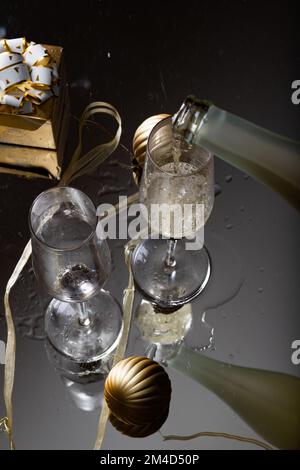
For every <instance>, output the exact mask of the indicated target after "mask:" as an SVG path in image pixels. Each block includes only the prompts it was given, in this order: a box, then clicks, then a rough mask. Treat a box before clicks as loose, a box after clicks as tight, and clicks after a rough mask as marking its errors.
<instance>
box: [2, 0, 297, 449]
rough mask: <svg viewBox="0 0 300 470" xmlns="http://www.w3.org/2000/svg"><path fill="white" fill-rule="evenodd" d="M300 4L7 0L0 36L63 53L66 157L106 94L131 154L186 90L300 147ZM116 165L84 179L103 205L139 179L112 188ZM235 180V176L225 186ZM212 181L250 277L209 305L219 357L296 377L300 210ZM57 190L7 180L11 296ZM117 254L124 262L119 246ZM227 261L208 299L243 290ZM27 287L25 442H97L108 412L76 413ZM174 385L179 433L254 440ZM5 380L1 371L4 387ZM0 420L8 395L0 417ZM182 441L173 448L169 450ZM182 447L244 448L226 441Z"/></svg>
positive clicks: (18, 311) (19, 401)
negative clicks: (38, 214) (36, 325)
mask: <svg viewBox="0 0 300 470" xmlns="http://www.w3.org/2000/svg"><path fill="white" fill-rule="evenodd" d="M296 5H297V2H291V1H277V2H274V1H272V2H271V1H264V2H258V1H249V0H248V1H247V0H244V1H242V0H219V1H216V0H211V1H207V0H203V1H201V0H199V1H181V2H179V1H173V2H171V1H161V2H157V1H151V2H145V1H140V2H133V1H118V2H117V1H96V0H93V1H91V0H85V1H82V2H70V1H64V2H63V1H61V2H56V1H51V2H45V3H43V2H41V1H13V0H11V1H8V0H1V13H0V35H3V36H4V37H7V38H12V37H18V36H26V38H27V39H28V40H33V41H35V42H42V43H48V44H57V45H61V46H63V47H64V48H65V57H66V61H67V73H68V80H69V83H70V91H71V110H72V116H73V119H72V122H71V127H70V133H69V140H68V146H67V151H66V157H67V156H69V155H70V154H71V152H72V150H73V149H74V145H75V142H76V120H75V118H74V117H75V116H80V113H81V111H82V110H83V108H84V106H85V105H86V104H87V103H88V102H89V101H92V100H96V99H97V100H103V101H105V100H107V101H109V102H110V103H112V104H113V105H115V106H116V107H117V109H118V110H119V112H120V114H121V116H122V119H123V135H122V143H123V144H124V145H125V146H127V147H128V148H129V149H131V141H132V137H133V134H134V131H135V129H136V128H137V126H138V125H139V124H140V122H141V121H142V120H143V119H145V118H146V117H148V116H150V115H153V114H157V113H159V112H167V113H173V112H175V111H176V110H177V109H178V107H179V105H180V104H181V102H182V101H183V99H184V98H185V96H186V95H188V94H190V93H194V94H196V95H197V96H199V97H200V98H205V99H210V100H212V101H213V102H214V103H215V104H216V105H217V106H219V107H221V108H224V109H226V110H228V111H231V112H233V113H236V114H238V115H240V116H242V117H244V118H246V119H249V120H250V121H253V122H255V123H257V124H260V125H262V126H265V127H267V128H269V129H271V130H273V131H275V132H279V133H282V134H285V135H286V136H289V137H291V138H294V139H300V132H299V117H300V105H299V106H295V105H293V104H292V102H291V94H292V90H291V83H292V82H293V81H294V80H296V79H300V54H299V50H300V41H299V39H300V33H299V16H298V15H297V7H296ZM101 137H102V136H101ZM86 140H87V142H88V143H89V144H90V145H93V144H94V143H97V142H99V136H97V135H95V133H91V134H88V136H87V138H86ZM115 157H116V158H118V159H120V160H121V161H123V162H124V163H125V164H129V157H128V154H127V153H126V152H124V151H123V150H122V149H121V148H119V149H118V151H117V152H116V154H115ZM106 170H107V169H106ZM106 170H103V173H101V172H102V169H101V171H96V172H95V173H94V174H93V175H89V176H87V177H84V178H81V179H79V180H78V181H76V186H77V187H80V188H81V189H83V190H84V191H86V192H87V193H88V194H89V195H90V196H91V197H92V198H93V199H94V201H95V203H97V204H98V203H100V202H101V201H103V200H105V201H115V200H116V196H117V193H118V188H119V190H120V192H121V194H125V193H126V192H133V191H135V190H136V189H135V187H134V184H133V182H132V180H131V177H130V172H126V171H125V170H122V171H121V170H120V171H118V172H116V176H115V180H114V184H115V186H116V187H115V189H111V191H110V192H109V191H108V192H107V191H106V192H105V190H104V189H103V188H105V184H106V182H105V176H104V175H105V171H106ZM107 171H111V168H110V170H109V169H108V170H107ZM228 175H230V176H231V177H232V179H231V180H230V178H229V179H228V178H227V179H226V177H228ZM229 180H230V183H229V182H227V181H229ZM216 182H217V183H218V184H219V185H220V187H221V194H220V195H219V196H218V197H217V198H216V203H215V208H214V212H213V215H212V216H211V219H210V221H209V223H208V228H207V237H208V242H210V238H209V237H210V234H213V233H215V234H217V235H218V236H220V237H221V238H222V240H224V241H226V243H228V244H229V245H230V246H231V247H233V249H234V250H235V251H236V252H237V254H238V258H239V263H240V264H241V269H242V271H243V279H244V281H243V284H242V288H241V289H240V290H238V291H235V290H234V289H233V291H234V292H235V294H234V295H233V298H232V299H230V300H228V299H227V301H226V302H227V303H226V304H222V303H221V305H218V306H216V307H215V308H213V307H210V310H211V312H210V316H209V319H210V323H211V324H212V325H213V326H214V327H215V335H216V337H215V342H216V350H215V351H212V352H210V354H211V355H212V356H213V357H216V358H218V359H223V360H226V361H230V362H236V363H238V364H242V365H245V366H254V367H263V368H267V369H272V370H279V371H282V372H289V373H292V374H295V375H300V369H299V367H300V366H298V367H296V366H293V365H292V364H291V361H290V356H291V343H292V341H293V340H294V339H299V337H300V322H299V301H300V297H299V295H300V294H299V268H298V260H299V235H300V224H299V217H298V214H297V213H296V211H295V210H294V209H293V208H291V207H289V206H288V204H287V203H286V202H285V201H283V200H282V199H281V198H280V197H279V196H278V195H277V194H274V193H272V192H271V191H270V190H269V189H268V188H265V187H264V186H262V185H261V184H259V183H257V182H255V181H254V180H253V179H251V178H249V179H245V177H244V175H243V174H242V173H240V172H239V171H238V170H235V169H232V168H230V167H229V166H228V165H226V164H225V163H223V162H221V161H220V160H216ZM53 184H54V183H53V182H45V181H41V180H36V181H26V180H22V179H19V178H16V177H13V176H7V175H1V174H0V268H1V269H0V293H1V295H2V294H3V292H4V287H5V284H6V281H7V279H8V277H9V275H10V273H11V271H12V269H13V267H14V265H15V263H16V262H17V260H18V257H19V256H20V254H21V252H22V249H23V247H24V245H25V243H26V241H27V239H28V237H29V231H28V228H27V214H28V210H29V207H30V205H31V202H32V201H33V199H34V197H35V196H36V195H37V194H38V193H39V192H40V191H42V190H43V189H46V188H47V187H49V186H51V185H53ZM229 225H230V227H229ZM221 251H222V250H221ZM223 251H224V250H223ZM118 256H119V257H120V263H122V258H121V251H120V253H119V255H118ZM222 256H223V254H222V253H221V252H220V254H219V255H218V256H217V255H216V254H215V255H214V258H215V264H216V265H217V266H218V269H216V270H215V271H217V272H218V271H219V272H221V273H222V276H219V278H218V279H217V280H216V281H215V283H212V284H211V286H210V291H207V292H208V294H210V295H211V296H212V297H213V296H215V297H218V295H219V292H220V291H221V290H222V288H224V286H227V284H228V289H229V291H230V289H231V288H232V286H231V285H230V282H231V281H232V283H233V284H234V283H235V282H236V280H235V277H234V276H235V273H234V272H233V271H234V263H231V262H228V258H226V256H225V255H224V258H223V257H222ZM224 260H225V261H224ZM218 263H219V264H218ZM117 268H118V269H117V272H116V271H114V273H113V278H112V281H111V289H112V290H115V293H116V295H117V296H118V297H119V298H121V293H122V289H123V288H124V287H125V285H126V271H125V270H124V268H123V267H122V268H121V267H120V266H117ZM114 276H115V277H114ZM121 288H122V289H121ZM226 288H227V287H226ZM259 289H263V293H262V291H260V290H259ZM19 292H20V293H21V294H22V293H23V298H22V295H21V294H20V293H19V297H18V295H17V294H16V297H18V299H17V300H16V301H15V304H16V307H15V308H14V315H15V318H16V323H18V321H17V319H18V318H19V317H20V318H22V322H23V323H22V322H21V321H20V326H18V327H17V331H18V338H17V344H18V350H17V351H18V352H17V376H16V386H15V395H14V397H15V416H16V437H17V446H18V447H19V448H75V447H76V448H88V447H91V446H92V444H93V440H94V436H95V430H96V423H97V418H98V410H96V411H93V412H90V413H87V412H84V411H82V410H78V409H77V408H76V406H75V405H74V404H72V401H71V400H70V397H69V395H68V393H67V392H66V389H65V387H64V385H63V384H62V383H61V381H60V380H59V377H58V376H57V375H56V374H55V373H54V371H53V368H52V367H51V365H50V364H49V363H48V361H47V358H46V356H45V352H44V347H43V342H42V341H37V340H38V339H39V337H42V334H41V335H40V336H39V334H38V332H36V331H31V330H30V331H29V332H28V328H27V329H26V322H25V327H24V321H23V320H24V316H25V317H26V315H25V314H24V311H25V310H26V302H27V303H29V304H30V303H31V300H32V299H31V300H30V296H29V295H28V293H27V291H26V289H25V287H24V285H23V289H20V290H19ZM208 294H207V295H208ZM229 297H230V296H229ZM229 297H228V298H229ZM199 302H200V303H201V300H200V301H199ZM199 305H200V304H199ZM25 319H26V318H25ZM0 327H1V330H0V338H1V339H3V340H5V324H4V319H3V315H2V312H1V309H0ZM34 340H36V341H34ZM172 379H173V388H174V390H175V392H173V393H174V405H173V408H172V413H171V415H170V417H169V421H168V423H169V424H168V429H167V431H168V432H169V433H179V432H183V433H187V434H189V433H192V432H198V431H200V430H203V428H206V429H208V428H209V429H212V430H224V431H227V432H230V431H232V432H234V433H238V432H240V433H243V434H251V433H252V431H251V430H250V429H249V428H247V427H246V425H245V424H244V423H242V421H241V420H240V419H239V418H237V417H236V416H235V415H234V413H233V412H231V411H230V410H229V409H228V408H227V407H226V405H224V404H223V403H222V402H220V400H218V399H217V398H215V397H213V396H212V395H211V394H209V392H207V391H206V390H205V389H204V388H201V387H200V386H199V385H196V384H195V383H194V382H192V381H187V379H184V378H182V377H177V375H176V374H175V375H174V376H173V377H172ZM2 380H3V366H2V365H0V384H1V383H2ZM199 390H200V391H201V405H202V406H201V410H200V411H201V413H200V411H199V415H198V414H197V413H195V412H194V408H193V406H195V407H196V408H197V406H198V405H197V404H199V393H200V392H199ZM187 403H189V405H187ZM3 414H4V407H3V401H2V397H0V415H3ZM252 434H253V433H252ZM119 437H120V436H119V435H117V434H116V433H115V432H114V431H113V430H112V429H111V428H109V430H108V434H107V440H106V447H107V448H112V447H120V448H122V447H124V448H129V447H132V448H135V447H136V446H140V447H142V448H148V447H149V448H155V447H156V448H157V447H159V446H164V447H165V448H167V445H166V444H162V443H161V440H160V438H159V436H158V437H157V435H156V437H155V436H154V437H151V438H149V439H147V440H142V441H135V440H130V439H126V438H124V437H120V439H119ZM172 445H173V446H174V445H175V444H174V443H172V444H170V445H169V448H172ZM176 445H178V446H180V445H181V446H182V448H184V447H189V448H193V446H194V447H195V446H199V447H200V448H202V447H203V448H215V447H216V446H217V447H219V448H222V447H224V448H238V446H239V445H238V444H235V443H231V442H230V441H229V442H225V443H224V441H222V440H218V441H213V442H212V440H203V441H201V442H193V441H191V442H189V443H181V444H180V443H179V444H178V443H177V444H176ZM201 446H202V447H201Z"/></svg>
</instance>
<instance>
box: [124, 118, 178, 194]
mask: <svg viewBox="0 0 300 470" xmlns="http://www.w3.org/2000/svg"><path fill="white" fill-rule="evenodd" d="M169 116H170V114H157V115H155V116H151V117H149V118H148V119H146V120H145V121H143V122H142V124H140V125H139V127H138V128H137V130H136V131H135V134H134V137H133V142H132V147H133V155H134V156H133V160H132V163H133V176H134V180H135V182H136V184H137V185H138V184H139V182H140V179H141V176H142V171H143V166H144V162H145V155H146V149H147V142H148V137H149V135H150V133H151V131H152V129H153V127H154V126H155V125H156V124H157V123H158V122H159V121H161V120H162V119H165V118H167V117H169Z"/></svg>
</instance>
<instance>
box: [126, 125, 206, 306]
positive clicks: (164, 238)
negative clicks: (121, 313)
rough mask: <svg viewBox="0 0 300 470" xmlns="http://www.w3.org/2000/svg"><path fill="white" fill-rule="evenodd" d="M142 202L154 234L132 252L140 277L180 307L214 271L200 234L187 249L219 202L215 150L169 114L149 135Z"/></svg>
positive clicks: (143, 286) (149, 293) (151, 291)
mask: <svg viewBox="0 0 300 470" xmlns="http://www.w3.org/2000/svg"><path fill="white" fill-rule="evenodd" d="M140 202H141V203H143V204H144V205H145V206H146V208H147V215H148V222H149V225H150V228H151V237H150V238H147V239H146V240H144V241H143V242H141V243H140V244H139V245H138V246H137V247H136V248H135V251H134V253H133V256H132V270H133V275H134V279H135V283H136V285H137V287H138V288H139V289H140V290H141V291H142V293H143V294H144V296H145V297H146V298H148V299H150V300H151V301H152V302H154V303H156V304H157V305H158V306H159V307H160V308H165V309H168V310H170V309H176V308H179V307H180V306H181V305H183V304H185V303H187V302H189V301H190V300H191V299H192V298H194V297H195V296H197V295H198V294H199V293H200V292H201V291H202V290H203V289H204V287H205V285H206V284H207V282H208V279H209V275H210V270H211V263H210V258H209V255H208V252H207V250H206V248H205V247H204V246H203V244H200V246H199V240H198V244H194V247H192V245H191V244H190V246H189V249H187V246H188V245H187V238H190V237H193V236H196V235H197V236H198V239H199V234H201V233H202V241H203V227H204V224H205V222H206V221H207V219H208V217H209V215H210V213H211V211H212V208H213V203H214V165H213V155H212V154H210V153H209V152H207V151H206V150H204V149H202V148H201V147H199V146H197V147H196V146H191V145H189V144H188V143H187V142H185V141H184V140H183V139H182V138H180V136H179V135H177V134H176V133H174V129H173V126H172V119H171V118H170V117H169V118H166V119H163V120H162V121H160V122H159V123H158V124H157V125H156V126H155V127H154V129H153V130H152V132H151V134H150V136H149V139H148V146H147V153H146V160H145V166H144V169H143V176H142V180H141V184H140ZM163 207H164V209H163ZM172 207H173V208H175V209H176V210H173V209H172ZM178 210H179V212H178ZM154 233H156V234H158V235H159V236H157V239H153V234H154Z"/></svg>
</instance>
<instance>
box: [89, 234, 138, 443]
mask: <svg viewBox="0 0 300 470" xmlns="http://www.w3.org/2000/svg"><path fill="white" fill-rule="evenodd" d="M137 243H138V242H137V241H133V240H130V241H129V242H128V243H127V245H125V263H126V265H127V268H128V274H129V278H128V286H127V288H126V289H125V290H124V293H123V322H124V323H123V331H122V335H121V338H120V341H119V344H118V346H117V350H116V353H115V357H114V361H113V366H115V365H116V364H117V362H119V361H121V360H122V359H123V357H124V355H125V352H126V347H127V343H128V336H129V331H130V325H131V318H132V307H133V302H134V280H133V275H132V271H131V253H132V251H133V250H134V248H135V246H136V244H137ZM108 418H109V409H108V406H107V404H106V401H105V400H103V403H102V409H101V413H100V418H99V424H98V431H97V436H96V442H95V446H94V449H95V450H99V449H101V447H102V443H103V439H104V435H105V429H106V424H107V420H108Z"/></svg>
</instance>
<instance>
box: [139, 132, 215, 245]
mask: <svg viewBox="0 0 300 470" xmlns="http://www.w3.org/2000/svg"><path fill="white" fill-rule="evenodd" d="M143 193H144V198H143V199H144V201H145V203H146V204H147V208H148V214H149V220H150V225H151V229H152V231H153V232H156V233H160V234H161V235H163V236H164V237H167V238H182V237H192V236H193V235H195V234H196V232H197V231H199V230H200V229H201V228H202V226H203V225H204V224H205V222H206V220H207V219H208V217H209V215H210V212H211V209H212V206H213V199H214V181H213V159H212V158H211V156H210V155H209V154H208V153H207V152H206V151H205V150H202V149H200V148H199V147H197V148H195V147H194V146H191V145H189V144H187V143H186V142H184V141H183V140H182V139H180V138H178V136H176V138H174V139H173V145H172V148H171V149H170V150H169V152H167V153H165V154H164V155H163V159H162V164H161V165H160V167H159V171H154V172H151V173H150V174H149V175H148V177H147V178H146V179H145V187H144V189H143ZM154 204H156V205H157V204H160V205H165V210H160V214H159V215H157V214H156V215H154V213H153V211H155V210H157V208H155V207H153V205H154ZM175 205H177V206H178V207H177V208H176V210H175V207H174V206H175ZM167 206H168V207H169V210H167V209H166V207H167ZM171 206H173V207H171Z"/></svg>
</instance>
